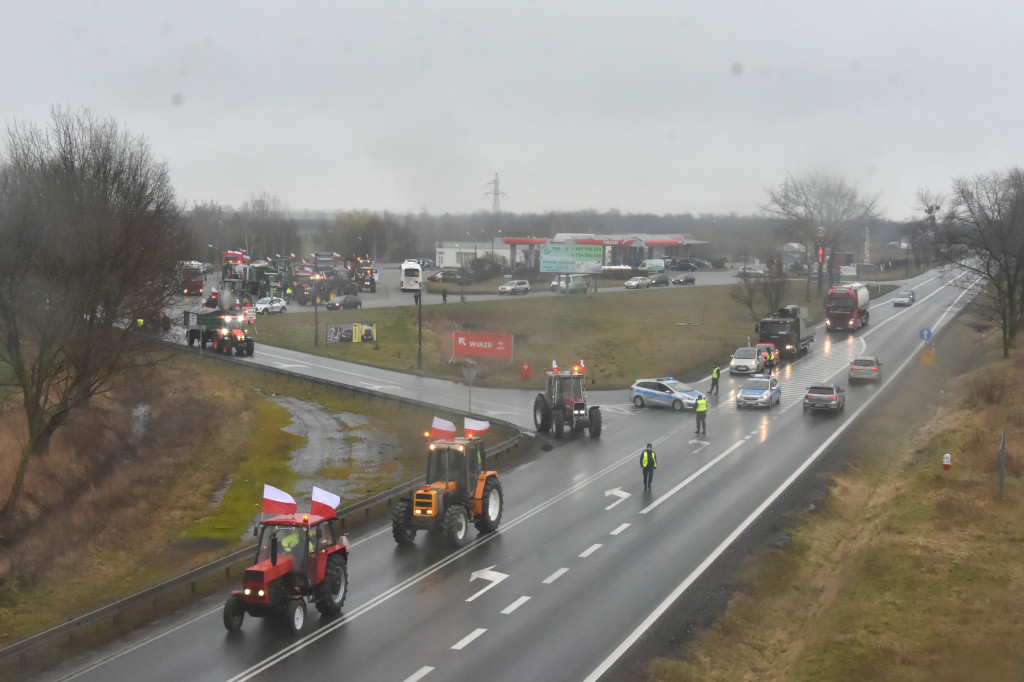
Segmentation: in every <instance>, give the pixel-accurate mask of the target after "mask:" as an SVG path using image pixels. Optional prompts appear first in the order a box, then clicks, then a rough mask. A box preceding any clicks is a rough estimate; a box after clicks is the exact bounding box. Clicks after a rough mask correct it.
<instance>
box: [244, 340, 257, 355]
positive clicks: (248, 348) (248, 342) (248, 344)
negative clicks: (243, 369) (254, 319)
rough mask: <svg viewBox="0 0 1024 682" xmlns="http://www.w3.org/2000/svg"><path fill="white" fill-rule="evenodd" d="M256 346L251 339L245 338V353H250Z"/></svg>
mask: <svg viewBox="0 0 1024 682" xmlns="http://www.w3.org/2000/svg"><path fill="white" fill-rule="evenodd" d="M255 348H256V344H255V343H253V340H252V339H246V340H245V354H246V355H252V352H253V350H254V349H255Z"/></svg>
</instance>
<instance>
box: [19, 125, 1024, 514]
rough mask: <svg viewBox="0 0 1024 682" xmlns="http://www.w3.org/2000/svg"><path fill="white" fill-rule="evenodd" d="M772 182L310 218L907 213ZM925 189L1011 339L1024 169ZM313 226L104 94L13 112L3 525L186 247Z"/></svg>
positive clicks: (356, 234) (696, 229) (259, 244)
mask: <svg viewBox="0 0 1024 682" xmlns="http://www.w3.org/2000/svg"><path fill="white" fill-rule="evenodd" d="M768 195H769V196H768V201H767V203H766V204H765V206H764V207H763V209H764V215H763V216H759V217H739V216H728V217H715V216H700V217H696V218H695V217H693V216H661V217H657V216H623V215H620V214H618V213H617V212H614V211H613V212H608V213H605V214H596V213H593V212H585V211H584V212H577V213H566V214H548V215H542V216H515V215H501V216H495V215H490V214H479V215H474V216H450V215H445V216H441V217H433V216H428V215H424V214H421V215H417V216H413V215H406V216H401V217H399V216H392V215H389V214H387V213H384V214H374V213H368V212H352V213H346V214H343V215H340V216H337V217H335V218H332V219H330V220H327V219H321V220H318V221H317V224H316V225H315V227H314V230H313V232H314V234H315V240H316V242H317V244H316V246H317V247H319V248H318V250H332V251H337V252H339V253H343V254H348V253H357V254H362V253H368V254H371V255H373V256H375V257H377V258H384V259H389V260H395V259H400V258H403V257H406V256H411V255H430V254H432V253H433V244H434V242H435V241H438V240H442V239H445V240H459V239H462V238H463V235H465V238H467V239H468V240H470V241H488V240H490V239H495V238H497V237H498V236H499V235H501V234H505V235H534V236H548V237H550V236H553V235H554V234H556V233H558V232H584V233H585V232H593V233H610V232H618V233H628V232H631V231H634V232H649V233H654V234H657V233H674V232H681V233H689V234H693V235H694V236H695V237H696V238H697V239H700V240H704V241H706V242H708V243H709V244H710V245H711V249H710V251H711V252H712V253H730V254H732V255H733V256H736V255H737V254H738V255H740V256H741V257H746V256H748V255H749V256H750V257H751V258H753V257H759V258H763V259H764V260H766V261H771V260H772V259H773V258H777V256H778V248H779V246H780V245H781V244H783V243H785V242H787V241H789V242H792V241H795V242H797V243H800V244H803V245H805V247H806V248H807V249H808V252H810V250H811V249H812V248H813V245H814V244H816V243H819V242H820V243H822V244H824V246H825V247H826V249H827V250H828V252H829V253H838V252H840V251H843V250H847V249H849V250H855V251H859V249H858V248H856V245H857V242H860V241H861V240H862V235H864V234H865V229H866V228H867V227H868V226H872V229H873V230H876V231H877V230H878V228H879V226H881V227H882V229H884V230H891V229H893V228H892V225H891V224H889V225H887V224H886V223H885V222H884V221H882V220H881V218H880V216H879V214H878V205H877V199H875V198H866V199H865V198H862V197H860V196H859V195H858V194H857V192H856V190H854V189H853V188H851V187H850V186H848V185H847V184H846V183H845V182H844V181H843V180H842V179H839V178H834V177H829V176H826V175H822V174H811V175H808V176H804V177H790V178H787V179H786V180H785V181H784V182H783V183H782V184H781V185H780V186H779V187H778V188H776V189H773V190H769V193H768ZM920 199H921V201H922V210H923V216H922V217H921V218H919V219H915V220H914V221H909V222H908V223H907V224H906V225H904V226H903V231H904V235H906V236H908V237H909V238H910V240H911V243H913V244H916V246H915V247H914V253H915V258H917V257H918V254H920V257H921V258H922V259H928V258H931V257H935V258H939V259H941V260H942V261H943V262H946V263H955V264H957V265H958V266H959V267H960V268H962V269H965V270H967V271H968V272H970V273H972V274H973V275H974V277H973V278H972V281H973V282H981V283H982V285H983V288H982V290H981V295H980V299H981V301H980V307H979V309H980V310H981V311H982V312H983V314H985V315H986V316H987V317H988V318H989V319H991V320H992V322H993V323H994V324H996V325H998V326H999V328H1000V329H1002V330H1003V340H1004V354H1008V353H1009V349H1010V348H1011V347H1012V346H1013V345H1014V342H1015V338H1016V334H1017V332H1018V330H1019V328H1020V324H1021V315H1022V310H1024V306H1022V297H1024V224H1022V223H1024V172H1022V171H1021V170H1020V169H1016V168H1014V169H1011V170H1010V171H1008V172H1002V173H999V172H997V173H992V174H989V175H983V176H978V177H976V178H971V179H958V180H955V181H954V183H953V190H952V195H951V196H950V198H949V199H948V200H946V199H944V198H943V197H941V196H938V195H932V194H928V193H922V195H921V197H920ZM943 203H946V204H947V206H946V211H945V213H942V212H941V209H942V205H943ZM752 237H758V239H754V238H752ZM301 240H302V229H301V227H300V223H299V221H297V220H296V219H294V218H292V217H289V216H288V215H287V214H286V212H285V210H284V207H283V206H282V204H281V202H280V201H279V200H278V199H277V198H276V197H272V196H269V195H266V194H261V195H254V196H253V198H252V200H251V201H249V202H246V204H245V205H244V206H243V207H242V208H241V210H239V211H227V210H224V209H223V208H221V207H219V206H217V205H215V204H202V205H196V206H193V207H192V209H191V210H190V211H184V210H183V207H181V206H180V205H179V203H178V201H177V199H176V197H175V192H174V189H173V187H172V186H171V182H170V178H169V174H168V170H167V167H166V165H165V164H164V163H162V162H159V161H157V160H156V159H154V157H153V155H152V152H151V150H150V148H149V146H148V143H147V142H146V141H145V139H143V138H141V137H138V136H133V135H131V134H130V133H129V132H128V131H126V130H123V129H121V127H120V126H119V125H118V124H117V123H116V122H114V121H113V120H107V119H100V118H98V117H96V116H95V115H94V114H92V112H90V111H87V110H83V111H69V110H63V109H55V110H54V111H53V112H52V115H51V119H50V121H49V124H48V125H47V126H46V127H40V126H36V125H32V124H13V125H11V126H9V127H8V130H7V135H6V138H5V149H4V150H3V154H2V155H0V243H2V244H3V245H4V247H3V249H0V382H2V383H0V400H2V401H3V402H2V403H0V405H3V406H6V405H9V404H10V401H20V404H21V406H22V408H23V409H22V412H23V414H24V419H25V430H24V432H25V436H24V440H23V442H22V443H21V450H20V452H19V453H17V455H16V459H17V465H16V473H15V475H14V477H13V483H12V486H11V489H10V491H9V492H8V494H7V497H6V499H4V500H3V505H2V509H0V528H5V529H8V531H7V532H10V528H12V525H11V521H12V517H13V514H14V512H15V509H16V508H17V503H18V499H19V495H20V491H21V488H22V484H23V481H24V477H25V474H26V471H27V470H28V467H29V464H30V462H31V461H32V459H33V458H34V457H36V456H37V455H39V454H41V453H44V452H46V450H47V448H48V446H49V442H50V439H51V437H52V436H53V434H54V432H55V431H56V430H57V429H58V428H60V426H61V425H62V424H63V423H64V422H65V421H66V420H67V418H68V416H69V415H70V414H71V413H72V412H73V411H74V410H75V409H76V408H77V407H79V406H81V405H83V404H84V403H85V402H87V401H88V400H89V399H90V398H91V397H92V396H95V395H97V394H100V393H103V392H105V391H107V390H109V389H111V388H112V387H114V386H115V385H116V384H117V382H118V381H119V380H121V379H122V378H123V377H126V376H128V377H130V376H131V372H132V370H133V369H134V368H136V367H138V366H140V365H142V364H145V363H149V362H154V361H155V360H154V357H155V355H154V348H155V346H154V344H152V343H147V340H148V339H147V336H146V334H145V333H143V330H142V329H141V328H140V327H139V326H138V325H136V324H135V320H138V319H140V318H142V317H145V316H147V315H149V314H150V313H152V312H153V311H157V310H160V309H162V308H163V307H164V306H166V305H167V304H168V303H169V302H170V301H171V300H172V298H173V297H174V296H175V295H176V293H177V284H178V282H177V277H176V268H177V265H178V263H179V261H181V260H185V259H193V258H197V257H199V256H200V254H203V253H204V250H209V249H211V247H212V250H213V251H216V250H224V249H227V248H239V247H242V248H246V249H247V250H248V251H249V252H250V253H251V254H253V255H254V256H255V257H263V256H270V255H273V254H277V253H300V252H301V251H302V247H303V245H302V241H301ZM851 247H852V248H851ZM205 253H209V252H208V251H205ZM214 255H215V254H214V253H210V254H209V257H210V258H213V257H214ZM924 262H927V260H924ZM777 279H781V282H779V281H776V280H777ZM822 280H823V278H822V277H820V276H819V278H818V281H819V282H821V281H822ZM809 282H810V279H808V285H807V286H808V290H807V293H808V296H809V292H810V284H809ZM784 283H785V280H784V278H776V277H774V276H771V277H769V278H768V280H767V282H766V283H765V284H764V285H763V286H767V287H768V289H767V290H766V292H764V293H763V295H764V296H765V299H766V300H768V301H770V303H771V305H770V306H769V308H770V309H772V308H774V307H778V305H779V304H781V302H782V301H781V296H782V295H783V292H784V289H781V287H783V286H784ZM752 312H753V311H752ZM10 454H11V453H0V456H3V457H5V458H6V457H8V456H9V455H10Z"/></svg>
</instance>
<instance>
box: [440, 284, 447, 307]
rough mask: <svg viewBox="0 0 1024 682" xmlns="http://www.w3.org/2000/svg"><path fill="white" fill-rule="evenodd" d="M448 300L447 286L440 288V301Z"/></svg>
mask: <svg viewBox="0 0 1024 682" xmlns="http://www.w3.org/2000/svg"><path fill="white" fill-rule="evenodd" d="M447 302H448V287H445V288H444V289H441V303H447Z"/></svg>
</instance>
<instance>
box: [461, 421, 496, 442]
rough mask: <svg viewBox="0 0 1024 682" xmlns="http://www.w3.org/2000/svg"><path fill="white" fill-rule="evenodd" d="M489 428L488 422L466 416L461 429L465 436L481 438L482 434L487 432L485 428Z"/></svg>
mask: <svg viewBox="0 0 1024 682" xmlns="http://www.w3.org/2000/svg"><path fill="white" fill-rule="evenodd" d="M489 428H491V423H490V422H484V421H480V420H478V419H470V418H469V417H466V421H465V424H464V425H463V428H462V430H463V431H464V432H465V434H466V438H483V436H484V434H485V433H487V429H489Z"/></svg>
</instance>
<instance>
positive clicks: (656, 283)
mask: <svg viewBox="0 0 1024 682" xmlns="http://www.w3.org/2000/svg"><path fill="white" fill-rule="evenodd" d="M647 278H648V279H649V280H651V286H652V287H667V286H668V285H669V282H670V281H671V280H669V276H668V274H667V273H664V272H654V273H651V274H650V275H647Z"/></svg>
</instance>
